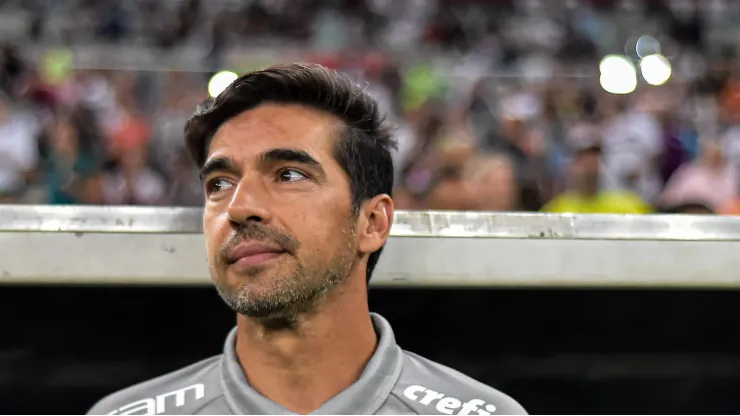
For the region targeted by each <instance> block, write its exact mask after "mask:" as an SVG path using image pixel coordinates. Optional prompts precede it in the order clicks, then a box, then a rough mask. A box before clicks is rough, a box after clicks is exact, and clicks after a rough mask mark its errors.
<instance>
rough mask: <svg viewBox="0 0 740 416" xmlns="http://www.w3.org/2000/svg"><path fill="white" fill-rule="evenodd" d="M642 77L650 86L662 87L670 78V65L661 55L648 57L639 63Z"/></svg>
mask: <svg viewBox="0 0 740 416" xmlns="http://www.w3.org/2000/svg"><path fill="white" fill-rule="evenodd" d="M640 71H641V72H642V77H643V78H644V79H645V81H646V82H647V83H648V84H650V85H656V86H657V85H663V84H665V83H666V82H668V80H669V79H670V78H671V73H672V69H671V63H670V62H668V59H666V58H665V56H663V55H658V54H655V55H648V56H646V57H644V58H642V60H641V61H640Z"/></svg>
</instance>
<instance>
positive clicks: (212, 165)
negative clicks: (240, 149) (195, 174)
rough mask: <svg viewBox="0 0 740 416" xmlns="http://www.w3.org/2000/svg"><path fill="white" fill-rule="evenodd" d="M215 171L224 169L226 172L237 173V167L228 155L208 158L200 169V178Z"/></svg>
mask: <svg viewBox="0 0 740 416" xmlns="http://www.w3.org/2000/svg"><path fill="white" fill-rule="evenodd" d="M215 171H224V172H228V173H239V168H238V167H237V166H236V163H234V161H233V160H231V158H228V157H217V158H215V159H209V160H207V161H206V162H205V163H204V164H203V167H202V168H201V169H200V180H203V178H205V177H206V176H208V175H209V174H210V173H212V172H215Z"/></svg>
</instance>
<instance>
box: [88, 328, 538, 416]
mask: <svg viewBox="0 0 740 416" xmlns="http://www.w3.org/2000/svg"><path fill="white" fill-rule="evenodd" d="M372 320H373V325H374V326H375V331H376V332H377V333H378V345H377V348H376V350H375V353H374V354H373V356H372V358H370V361H369V362H368V363H367V366H366V367H365V370H363V372H362V374H361V375H360V378H359V379H358V380H357V381H356V382H355V383H354V384H352V385H351V386H349V387H348V388H347V389H345V390H343V391H342V392H341V393H339V394H337V395H336V396H335V397H334V398H332V399H331V400H329V401H328V402H326V403H324V404H323V405H322V406H321V407H320V408H319V409H316V410H315V411H314V412H313V413H312V414H366V415H390V414H394V415H399V414H403V415H441V414H445V415H453V414H455V415H489V414H502V415H505V414H510V415H520V414H521V415H524V414H527V413H526V411H525V410H524V409H523V408H522V407H521V406H520V405H519V403H517V402H516V401H514V400H513V399H512V398H510V397H509V396H507V395H505V394H504V393H502V392H500V391H498V390H495V389H493V388H491V387H488V386H486V385H484V384H482V383H479V382H478V381H475V380H473V379H472V378H470V377H468V376H466V375H464V374H462V373H459V372H457V371H455V370H453V369H451V368H449V367H445V366H443V365H441V364H437V363H435V362H433V361H430V360H427V359H426V358H423V357H420V356H418V355H416V354H413V353H410V352H407V351H404V350H402V349H401V348H400V347H399V346H398V345H397V344H396V340H395V337H394V335H393V330H392V329H391V326H390V324H389V323H388V321H386V320H385V319H384V318H383V317H381V316H380V315H377V314H372ZM235 340H236V329H235V330H233V331H231V333H230V334H229V336H228V337H227V339H226V345H225V347H224V353H223V354H222V355H219V356H216V357H212V358H208V359H206V360H203V361H201V362H199V363H196V364H193V365H191V366H189V367H185V368H183V369H180V370H177V371H175V372H173V373H170V374H166V375H164V376H161V377H158V378H155V379H152V380H149V381H146V382H143V383H141V384H137V385H135V386H133V387H129V388H127V389H124V390H121V391H119V392H117V393H114V394H112V395H110V396H108V397H106V398H104V399H102V400H101V401H100V402H98V403H97V404H96V405H95V406H93V408H92V409H90V411H89V412H88V414H111V415H144V414H149V415H153V414H171V415H213V414H220V415H240V414H245V415H259V414H262V415H264V414H272V415H289V414H294V413H292V412H290V411H288V410H287V409H285V408H283V407H281V406H280V405H278V404H277V403H275V402H273V401H271V400H270V399H268V398H266V397H264V396H262V395H260V394H259V393H258V392H257V391H255V390H254V389H253V388H252V387H250V385H249V383H248V382H247V380H246V378H245V377H244V373H243V372H242V369H241V367H240V366H239V363H238V361H237V357H236V352H235V349H234V348H235Z"/></svg>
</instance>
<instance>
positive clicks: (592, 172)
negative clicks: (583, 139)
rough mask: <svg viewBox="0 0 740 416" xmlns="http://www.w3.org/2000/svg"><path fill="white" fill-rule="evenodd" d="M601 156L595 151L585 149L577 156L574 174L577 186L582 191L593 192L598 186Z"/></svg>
mask: <svg viewBox="0 0 740 416" xmlns="http://www.w3.org/2000/svg"><path fill="white" fill-rule="evenodd" d="M600 160H601V156H600V155H599V153H598V152H595V151H584V152H583V153H581V154H579V155H577V156H576V159H575V160H574V163H573V175H574V180H575V181H574V183H575V186H576V188H577V189H578V190H579V191H582V192H592V191H593V190H594V189H595V188H596V187H598V182H599V163H600Z"/></svg>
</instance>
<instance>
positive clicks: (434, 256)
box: [0, 205, 740, 288]
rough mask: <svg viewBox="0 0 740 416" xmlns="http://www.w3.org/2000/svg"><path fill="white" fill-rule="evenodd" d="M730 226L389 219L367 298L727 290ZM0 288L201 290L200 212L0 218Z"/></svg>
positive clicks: (691, 221)
mask: <svg viewBox="0 0 740 416" xmlns="http://www.w3.org/2000/svg"><path fill="white" fill-rule="evenodd" d="M738 264H740V217H738V218H734V217H718V216H713V217H710V216H679V215H676V216H661V215H645V216H627V215H567V214H566V215H551V214H526V213H505V214H500V213H476V212H409V211H401V212H397V214H396V219H395V224H394V226H393V230H392V233H391V238H390V240H389V242H388V245H387V248H386V250H385V251H384V252H383V255H382V257H381V260H380V263H379V265H378V269H377V271H376V273H375V275H374V276H373V280H372V284H373V285H374V286H378V287H381V286H386V287H388V286H414V287H470V286H478V287H573V286H575V287H656V288H666V287H737V288H740V267H739V266H738ZM0 284H129V285H138V284H142V285H147V284H157V285H158V284H165V285H207V284H209V278H208V270H207V267H206V261H205V250H204V242H203V236H202V233H201V211H200V210H199V209H190V208H140V207H90V206H17V205H6V206H0Z"/></svg>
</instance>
